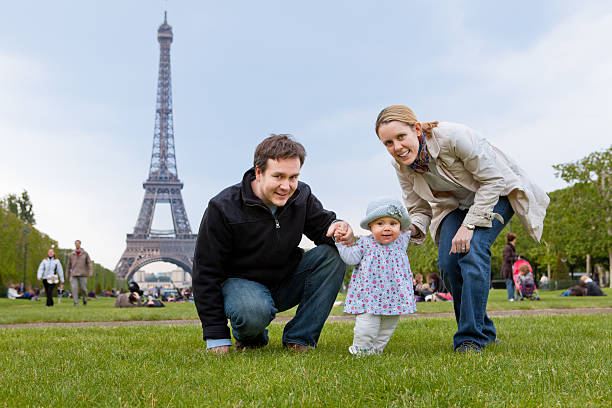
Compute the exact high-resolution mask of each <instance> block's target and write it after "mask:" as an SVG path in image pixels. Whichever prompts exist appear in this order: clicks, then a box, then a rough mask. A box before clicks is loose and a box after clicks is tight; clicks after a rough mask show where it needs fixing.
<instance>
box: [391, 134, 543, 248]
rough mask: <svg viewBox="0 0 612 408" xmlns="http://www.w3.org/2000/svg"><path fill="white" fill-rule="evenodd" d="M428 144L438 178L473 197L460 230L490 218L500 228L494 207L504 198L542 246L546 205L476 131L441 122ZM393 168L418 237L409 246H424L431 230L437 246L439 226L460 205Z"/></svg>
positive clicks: (520, 173)
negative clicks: (444, 178)
mask: <svg viewBox="0 0 612 408" xmlns="http://www.w3.org/2000/svg"><path fill="white" fill-rule="evenodd" d="M426 141H427V142H426V143H427V150H428V151H429V154H430V155H431V157H433V158H434V160H435V161H436V165H437V167H438V171H439V173H440V175H441V176H442V177H446V178H448V179H449V180H450V181H452V182H455V183H457V184H459V185H461V186H463V187H465V188H466V189H468V190H470V191H474V192H475V193H476V194H475V197H474V204H473V205H472V206H471V207H470V209H469V210H468V213H467V215H466V217H465V220H464V222H463V223H464V224H473V225H476V226H479V227H491V224H492V221H493V218H497V219H498V220H499V221H501V222H502V223H503V222H504V221H503V219H502V218H501V216H500V215H499V214H496V213H494V212H493V207H495V204H497V200H498V199H499V197H500V196H508V199H509V201H510V204H511V205H512V208H513V209H514V212H515V214H516V215H517V217H518V218H519V219H520V220H521V222H522V223H523V226H524V227H525V229H526V230H527V232H528V233H529V235H530V236H531V237H532V238H533V239H535V240H536V241H538V242H539V241H540V238H541V237H542V229H543V223H544V217H545V216H546V207H548V203H549V202H550V199H549V198H548V195H546V193H545V192H544V191H543V190H542V189H540V188H539V187H538V186H537V185H535V184H534V183H533V182H531V180H529V178H528V177H527V175H526V174H525V172H524V171H523V169H521V168H520V167H519V166H518V165H517V164H516V163H515V162H514V161H513V160H512V159H511V158H510V157H508V156H507V155H506V154H504V152H502V151H501V150H499V149H498V148H496V147H495V146H492V145H491V144H489V142H488V141H487V140H486V139H484V138H483V137H482V136H480V135H479V134H478V133H477V132H476V131H474V130H472V129H470V128H469V127H467V126H465V125H460V124H456V123H449V122H440V123H439V124H438V126H437V127H435V128H433V131H432V135H431V136H430V137H427V139H426ZM393 166H394V167H395V171H396V173H397V177H398V179H399V182H400V186H401V188H402V193H403V199H404V203H405V204H406V208H407V209H408V213H409V214H410V217H411V218H412V223H413V224H414V225H415V226H416V227H417V228H418V229H419V230H420V231H421V233H419V234H417V235H416V236H414V237H412V240H413V241H414V242H417V243H421V242H423V241H424V240H425V234H426V233H427V231H428V229H429V228H431V236H432V237H433V238H434V241H435V243H436V245H438V242H439V239H440V237H439V229H440V224H441V222H442V220H443V219H444V217H446V215H448V214H449V213H450V212H452V211H454V210H455V209H457V208H458V207H459V202H458V201H457V199H456V198H455V196H454V195H452V194H451V193H449V192H444V191H440V192H438V191H432V190H431V189H430V188H429V185H428V184H427V182H426V181H425V179H424V178H423V176H421V175H420V174H418V173H415V172H414V171H412V169H410V168H409V167H408V166H405V165H400V164H399V163H397V162H395V161H394V162H393ZM430 224H431V225H430Z"/></svg>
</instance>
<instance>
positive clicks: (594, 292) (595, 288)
mask: <svg viewBox="0 0 612 408" xmlns="http://www.w3.org/2000/svg"><path fill="white" fill-rule="evenodd" d="M578 285H579V286H581V287H583V288H585V289H586V294H585V296H606V294H605V293H603V291H602V290H601V288H600V287H599V285H598V284H597V283H596V282H595V281H593V279H591V278H589V277H588V276H586V275H585V276H581V277H580V280H579V281H578Z"/></svg>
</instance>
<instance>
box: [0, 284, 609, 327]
mask: <svg viewBox="0 0 612 408" xmlns="http://www.w3.org/2000/svg"><path fill="white" fill-rule="evenodd" d="M604 292H606V293H607V294H608V296H605V297H561V296H559V294H560V293H561V291H554V292H548V291H540V296H541V298H542V300H541V301H529V300H526V301H523V302H508V300H507V299H506V291H505V290H500V289H497V290H492V291H491V292H490V295H489V304H488V309H489V310H504V309H563V308H577V307H612V289H604ZM338 299H339V300H342V299H344V295H342V294H340V295H339V296H338ZM114 301H115V300H114V299H113V298H100V299H92V300H90V301H89V302H88V304H87V306H82V304H79V306H78V307H74V306H72V301H71V300H70V299H64V300H63V302H62V303H61V304H57V303H56V304H55V306H53V307H46V306H45V299H44V298H42V299H41V300H40V301H39V302H31V301H27V300H9V299H0V324H7V323H27V322H84V321H93V322H95V321H127V320H180V319H197V317H198V316H197V313H196V310H195V306H194V304H193V303H189V302H188V303H166V307H165V308H133V309H116V308H115V307H114ZM417 308H418V313H439V312H452V311H453V304H452V303H450V302H435V303H431V302H427V303H425V302H423V303H418V304H417ZM294 313H295V310H294V309H291V310H288V311H286V312H283V313H279V316H291V315H293V314H294ZM331 314H332V315H342V314H343V313H342V306H336V307H334V308H333V310H332V313H331Z"/></svg>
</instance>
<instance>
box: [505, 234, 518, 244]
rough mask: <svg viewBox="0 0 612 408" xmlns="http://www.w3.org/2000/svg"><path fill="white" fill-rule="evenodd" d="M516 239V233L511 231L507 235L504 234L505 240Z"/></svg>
mask: <svg viewBox="0 0 612 408" xmlns="http://www.w3.org/2000/svg"><path fill="white" fill-rule="evenodd" d="M515 239H516V234H513V233H512V232H509V233H508V235H506V240H507V241H508V242H512V241H514V240H515Z"/></svg>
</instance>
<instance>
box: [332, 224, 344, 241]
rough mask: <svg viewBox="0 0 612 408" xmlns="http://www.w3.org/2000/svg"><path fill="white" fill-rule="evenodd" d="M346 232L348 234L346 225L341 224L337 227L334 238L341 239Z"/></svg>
mask: <svg viewBox="0 0 612 408" xmlns="http://www.w3.org/2000/svg"><path fill="white" fill-rule="evenodd" d="M344 234H346V226H344V225H342V226H339V227H338V228H336V231H334V239H335V240H336V241H340V240H341V239H342V237H344Z"/></svg>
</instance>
